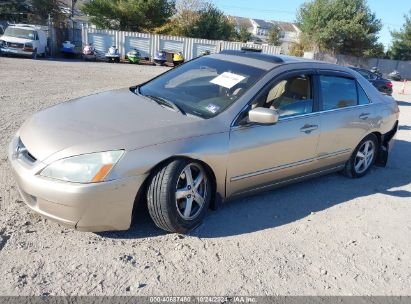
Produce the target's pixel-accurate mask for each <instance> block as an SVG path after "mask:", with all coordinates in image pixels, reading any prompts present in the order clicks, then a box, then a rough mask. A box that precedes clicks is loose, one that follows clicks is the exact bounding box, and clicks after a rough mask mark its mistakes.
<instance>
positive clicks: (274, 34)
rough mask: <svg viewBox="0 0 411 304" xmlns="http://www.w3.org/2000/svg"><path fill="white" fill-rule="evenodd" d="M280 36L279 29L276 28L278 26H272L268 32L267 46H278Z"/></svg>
mask: <svg viewBox="0 0 411 304" xmlns="http://www.w3.org/2000/svg"><path fill="white" fill-rule="evenodd" d="M280 34H281V29H280V28H279V27H278V25H274V26H273V27H272V28H270V30H269V31H268V39H267V40H268V41H267V42H268V44H271V45H280V44H281V41H280Z"/></svg>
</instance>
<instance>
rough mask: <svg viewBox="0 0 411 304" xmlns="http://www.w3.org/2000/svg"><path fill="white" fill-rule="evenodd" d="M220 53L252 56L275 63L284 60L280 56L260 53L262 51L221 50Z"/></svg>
mask: <svg viewBox="0 0 411 304" xmlns="http://www.w3.org/2000/svg"><path fill="white" fill-rule="evenodd" d="M220 54H226V55H234V56H241V57H247V58H253V59H258V60H263V61H267V62H275V63H281V62H284V60H283V59H282V58H281V57H277V56H274V55H268V54H262V53H259V52H255V51H245V50H242V51H238V50H223V51H221V52H220Z"/></svg>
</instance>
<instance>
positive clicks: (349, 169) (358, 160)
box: [344, 134, 378, 178]
mask: <svg viewBox="0 0 411 304" xmlns="http://www.w3.org/2000/svg"><path fill="white" fill-rule="evenodd" d="M377 153H378V139H377V137H376V136H375V135H374V134H370V135H368V136H367V137H366V138H364V139H363V140H362V141H361V142H360V143H359V144H358V146H357V148H355V150H354V152H353V154H352V155H351V158H350V159H349V160H348V161H347V163H346V164H345V168H344V173H345V175H347V176H349V177H352V178H358V177H362V176H364V175H366V174H367V173H368V171H369V170H370V169H371V167H372V165H373V164H374V162H375V160H376V158H377Z"/></svg>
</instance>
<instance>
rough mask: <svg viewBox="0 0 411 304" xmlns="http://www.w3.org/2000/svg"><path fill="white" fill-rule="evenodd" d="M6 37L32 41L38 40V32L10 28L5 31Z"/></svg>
mask: <svg viewBox="0 0 411 304" xmlns="http://www.w3.org/2000/svg"><path fill="white" fill-rule="evenodd" d="M4 35H5V36H10V37H16V38H22V39H30V40H35V38H36V32H35V31H33V30H29V29H27V30H26V29H21V28H13V27H8V28H6V30H5V31H4Z"/></svg>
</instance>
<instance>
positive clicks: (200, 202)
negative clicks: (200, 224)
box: [175, 163, 207, 220]
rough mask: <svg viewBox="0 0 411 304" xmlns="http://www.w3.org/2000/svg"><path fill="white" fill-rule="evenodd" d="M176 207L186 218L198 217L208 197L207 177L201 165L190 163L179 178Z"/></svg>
mask: <svg viewBox="0 0 411 304" xmlns="http://www.w3.org/2000/svg"><path fill="white" fill-rule="evenodd" d="M175 197H176V207H177V211H178V213H179V214H180V216H181V217H182V218H183V219H184V220H192V219H194V218H196V217H197V216H198V215H199V214H200V212H201V210H202V209H203V207H204V204H205V202H206V199H207V177H206V174H205V172H204V170H203V168H201V167H200V166H199V165H197V164H195V163H190V164H188V165H187V166H186V167H185V168H184V169H183V171H182V172H181V173H180V176H179V177H178V180H177V186H176V193H175Z"/></svg>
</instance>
